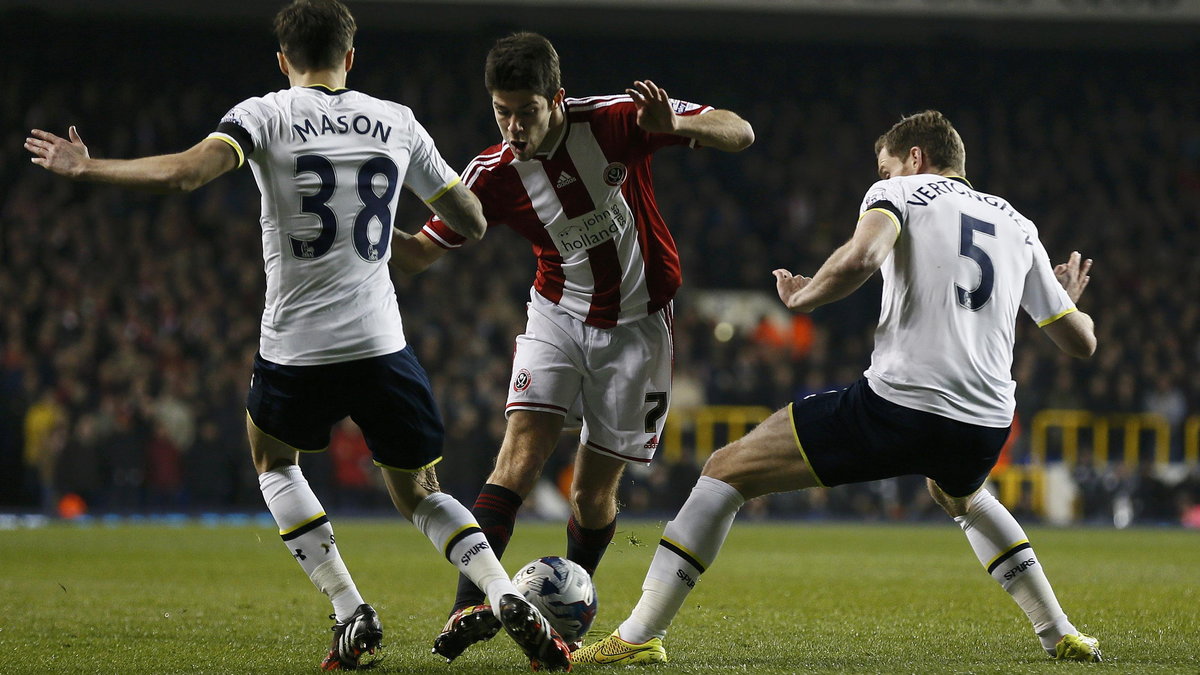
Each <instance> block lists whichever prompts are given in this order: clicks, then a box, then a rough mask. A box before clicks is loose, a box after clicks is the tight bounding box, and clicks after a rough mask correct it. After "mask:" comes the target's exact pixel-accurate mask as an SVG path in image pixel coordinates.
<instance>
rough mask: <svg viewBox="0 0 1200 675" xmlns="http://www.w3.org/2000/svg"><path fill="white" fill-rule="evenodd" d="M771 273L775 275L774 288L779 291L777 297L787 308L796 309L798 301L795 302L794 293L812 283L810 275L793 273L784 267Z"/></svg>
mask: <svg viewBox="0 0 1200 675" xmlns="http://www.w3.org/2000/svg"><path fill="white" fill-rule="evenodd" d="M771 274H774V275H775V290H776V291H777V292H778V293H779V299H780V300H782V301H783V304H785V305H787V308H788V309H797V308H798V307H799V303H798V302H796V295H797V294H799V293H800V291H802V290H804V287H805V286H808V285H809V284H810V283H812V277H806V276H803V275H793V274H792V273H791V272H789V271H787V270H784V269H779V270H774V271H773V272H771Z"/></svg>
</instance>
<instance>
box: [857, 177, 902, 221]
mask: <svg viewBox="0 0 1200 675" xmlns="http://www.w3.org/2000/svg"><path fill="white" fill-rule="evenodd" d="M907 201H908V200H907V199H905V197H904V186H903V185H901V184H900V181H898V180H892V179H888V180H881V181H878V182H876V183H875V184H874V185H872V186H871V188H870V189H869V190H867V194H866V196H864V197H863V201H862V205H861V206H860V207H859V209H858V217H859V218H860V219H861V218H862V217H863V216H864V215H866V213H867V212H868V211H880V212H882V213H883V214H885V215H887V216H888V217H890V218H891V219H892V222H894V223H895V224H896V231H897V232H899V231H900V230H901V229H902V226H903V224H904V218H905V215H906V214H905V212H904V208H905V205H906V203H907Z"/></svg>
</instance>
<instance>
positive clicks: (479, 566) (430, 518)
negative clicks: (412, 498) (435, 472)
mask: <svg viewBox="0 0 1200 675" xmlns="http://www.w3.org/2000/svg"><path fill="white" fill-rule="evenodd" d="M412 521H413V525H416V526H417V529H418V530H420V531H421V532H423V533H425V536H426V537H429V541H431V542H433V545H434V546H436V547H437V549H438V550H439V551H441V552H442V554H443V555H445V556H446V559H447V560H449V561H450V562H451V563H452V564H453V565H454V566H455V567H457V568H458V571H459V572H462V573H463V575H464V576H466V577H467V578H468V579H470V580H471V581H473V582H474V583H475V585H476V586H478V587H479V589H480V590H482V591H483V592H484V593H486V594H487V596H488V598H490V599H491V601H492V611H493V612H494V613H496V615H497V617H498V616H499V611H500V610H499V608H498V607H497V606H496V604H497V603H496V601H497V600H499V599H500V596H501V595H506V594H509V593H511V594H514V595H517V596H521V594H520V592H518V591H517V587H516V586H513V583H512V579H510V578H509V576H508V573H507V572H505V571H504V567H502V566H501V565H500V561H499V560H498V559H497V558H496V555H495V554H494V553H493V552H492V548H491V546H490V545H489V544H488V541H487V537H485V536H484V535H483V530H480V529H479V525H478V524H476V522H475V518H474V517H473V516H472V515H471V512H470V511H468V510H467V507H465V506H463V505H462V504H460V503H459V502H458V500H456V499H455V498H454V497H451V496H450V495H448V494H444V493H441V492H435V493H433V494H431V495H429V496H428V497H426V498H425V499H423V500H421V503H420V504H417V508H416V509H414V510H413V519H412ZM521 597H523V596H521Z"/></svg>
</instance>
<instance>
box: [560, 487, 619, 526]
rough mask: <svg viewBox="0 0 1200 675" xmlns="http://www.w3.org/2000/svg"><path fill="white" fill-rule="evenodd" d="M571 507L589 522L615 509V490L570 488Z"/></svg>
mask: <svg viewBox="0 0 1200 675" xmlns="http://www.w3.org/2000/svg"><path fill="white" fill-rule="evenodd" d="M570 498H571V505H572V506H573V507H574V510H575V512H576V513H578V514H579V515H581V516H583V517H584V518H585V519H588V520H591V519H592V518H589V516H594V517H596V518H599V517H601V516H604V515H607V514H609V513H612V512H614V511H615V510H616V507H617V494H616V490H612V489H607V488H597V487H596V486H594V485H592V486H588V485H573V486H571V495H570Z"/></svg>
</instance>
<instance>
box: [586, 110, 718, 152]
mask: <svg viewBox="0 0 1200 675" xmlns="http://www.w3.org/2000/svg"><path fill="white" fill-rule="evenodd" d="M595 98H596V99H603V98H613V99H615V100H614V101H612V102H611V103H609V104H608V105H605V104H604V103H603V102H602V103H601V104H599V105H596V104H592V105H589V106H586V107H585V108H583V109H594V113H593V115H595V117H594V118H593V119H594V120H595V121H598V122H601V124H603V125H604V126H608V127H609V128H610V130H611V131H612V132H614V133H616V134H620V135H622V136H624V137H625V138H626V139H627V140H628V142H629V144H630V145H631V146H635V147H641V148H643V149H644V150H645V152H647V153H652V152H654V151H656V150H658V149H660V148H665V147H667V146H671V145H687V146H689V147H693V148H696V147H700V144H699V143H696V141H695V140H693V139H691V138H688V137H687V136H680V135H677V134H652V133H649V132H647V131H646V130H645V129H642V128H641V127H639V126H638V123H637V106H636V105H635V104H634V103H633V100H632V99H630V98H629V97H628V96H621V97H595ZM590 100H592V99H583V101H590ZM669 100H670V103H671V108H672V109H673V110H674V111H675V114H676V115H683V116H692V115H703V114H704V113H706V112H709V111H711V110H713V107H712V106H710V105H702V104H699V103H690V102H688V101H679V100H676V99H669Z"/></svg>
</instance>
